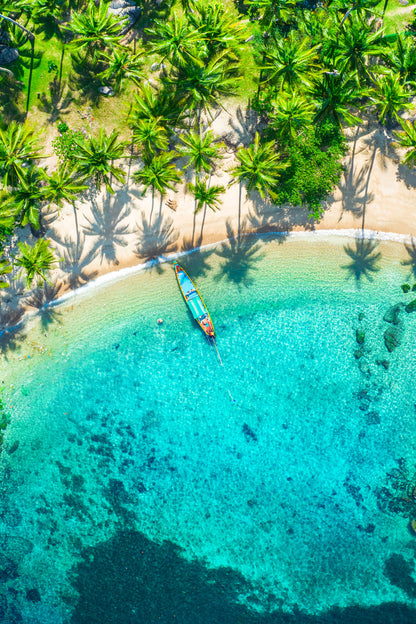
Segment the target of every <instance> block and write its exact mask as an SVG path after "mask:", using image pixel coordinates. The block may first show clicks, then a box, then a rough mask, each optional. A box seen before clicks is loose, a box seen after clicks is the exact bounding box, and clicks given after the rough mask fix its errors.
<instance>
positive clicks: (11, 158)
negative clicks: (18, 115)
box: [0, 121, 41, 186]
mask: <svg viewBox="0 0 416 624" xmlns="http://www.w3.org/2000/svg"><path fill="white" fill-rule="evenodd" d="M37 158H41V154H40V151H39V134H36V133H35V131H34V130H33V129H32V128H30V127H29V126H27V125H25V124H19V123H17V122H16V121H12V122H11V123H10V124H9V125H8V126H7V129H6V130H5V131H2V130H0V172H1V175H2V176H3V178H2V182H3V185H4V186H15V185H16V184H17V183H18V181H19V180H21V179H22V178H24V169H25V165H26V164H27V163H28V162H29V161H31V160H34V159H37Z"/></svg>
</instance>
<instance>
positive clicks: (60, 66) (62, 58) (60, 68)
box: [58, 44, 65, 91]
mask: <svg viewBox="0 0 416 624" xmlns="http://www.w3.org/2000/svg"><path fill="white" fill-rule="evenodd" d="M64 55H65V44H64V45H63V46H62V54H61V63H60V65H59V80H58V89H59V91H61V82H62V70H63V66H64Z"/></svg>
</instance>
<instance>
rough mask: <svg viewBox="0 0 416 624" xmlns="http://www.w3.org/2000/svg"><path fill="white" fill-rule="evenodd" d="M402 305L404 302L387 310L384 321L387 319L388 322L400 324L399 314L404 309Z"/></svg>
mask: <svg viewBox="0 0 416 624" xmlns="http://www.w3.org/2000/svg"><path fill="white" fill-rule="evenodd" d="M402 306H403V304H402V303H398V304H397V305H395V306H392V307H391V308H389V309H388V310H387V312H386V313H385V315H384V316H383V321H386V323H393V325H398V324H399V315H400V312H401V310H402Z"/></svg>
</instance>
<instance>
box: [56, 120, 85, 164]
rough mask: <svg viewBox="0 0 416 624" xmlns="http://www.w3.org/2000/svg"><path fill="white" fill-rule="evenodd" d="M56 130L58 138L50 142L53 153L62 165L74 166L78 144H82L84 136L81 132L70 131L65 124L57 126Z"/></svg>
mask: <svg viewBox="0 0 416 624" xmlns="http://www.w3.org/2000/svg"><path fill="white" fill-rule="evenodd" d="M58 130H59V132H60V134H59V136H58V137H56V139H54V140H53V141H52V147H53V151H54V152H55V154H56V155H57V156H58V158H59V160H60V161H61V162H62V163H64V162H69V163H70V164H74V162H75V160H76V153H77V150H78V143H82V142H83V141H84V140H85V136H84V135H83V133H82V132H81V130H71V129H70V128H69V127H68V125H67V124H66V123H65V122H63V123H60V124H59V125H58Z"/></svg>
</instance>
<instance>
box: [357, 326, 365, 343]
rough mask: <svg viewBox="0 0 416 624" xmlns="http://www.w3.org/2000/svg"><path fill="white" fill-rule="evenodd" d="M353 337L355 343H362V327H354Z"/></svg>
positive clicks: (363, 334) (363, 338)
mask: <svg viewBox="0 0 416 624" xmlns="http://www.w3.org/2000/svg"><path fill="white" fill-rule="evenodd" d="M355 339H356V341H357V343H358V344H359V345H362V344H364V340H365V331H364V330H363V329H356V330H355Z"/></svg>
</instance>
